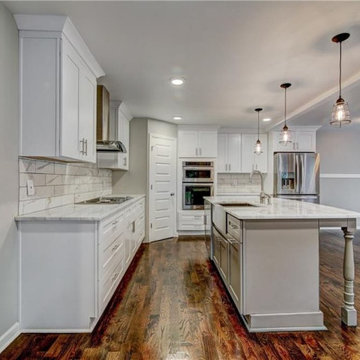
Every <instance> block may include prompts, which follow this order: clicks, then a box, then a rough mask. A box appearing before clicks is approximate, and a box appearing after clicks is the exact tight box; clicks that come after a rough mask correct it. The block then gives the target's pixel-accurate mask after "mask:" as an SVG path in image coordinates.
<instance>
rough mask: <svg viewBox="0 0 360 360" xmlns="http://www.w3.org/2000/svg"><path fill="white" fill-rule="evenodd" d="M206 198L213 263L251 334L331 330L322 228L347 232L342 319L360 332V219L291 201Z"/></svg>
mask: <svg viewBox="0 0 360 360" xmlns="http://www.w3.org/2000/svg"><path fill="white" fill-rule="evenodd" d="M205 200H206V204H205V207H206V209H207V211H208V212H211V225H212V226H211V236H209V237H208V238H209V240H210V241H209V242H208V244H209V246H208V248H209V254H210V258H211V259H212V261H213V263H214V264H215V266H216V268H217V270H218V272H219V274H220V276H221V278H222V280H223V282H224V284H225V286H226V288H227V290H228V292H229V294H230V296H231V298H232V300H233V302H234V304H235V306H236V308H237V310H238V312H239V314H240V315H241V317H242V318H243V320H244V322H245V324H246V327H247V328H248V330H249V331H250V332H263V331H299V330H325V329H326V327H325V325H324V320H323V313H322V312H321V310H320V306H319V304H320V299H319V228H320V227H335V228H341V229H342V231H343V233H344V239H345V252H344V269H343V272H344V301H343V306H342V308H341V317H342V321H343V323H344V324H346V325H348V326H356V324H357V313H356V310H355V308H354V255H353V237H354V232H355V230H356V219H357V218H359V217H360V214H359V213H356V212H353V211H348V210H343V209H338V208H334V207H329V206H324V205H318V204H310V203H304V202H300V201H294V200H285V199H271V204H260V201H259V200H260V199H259V198H258V197H231V198H230V197H225V196H223V197H207V198H205ZM209 215H210V214H209Z"/></svg>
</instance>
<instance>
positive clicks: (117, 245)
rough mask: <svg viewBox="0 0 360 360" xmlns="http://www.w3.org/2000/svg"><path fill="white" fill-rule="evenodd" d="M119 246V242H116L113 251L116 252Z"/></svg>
mask: <svg viewBox="0 0 360 360" xmlns="http://www.w3.org/2000/svg"><path fill="white" fill-rule="evenodd" d="M118 247H119V244H116V245H115V246H114V247H113V248H112V249H111V252H114V251H115V250H116V249H117V248H118Z"/></svg>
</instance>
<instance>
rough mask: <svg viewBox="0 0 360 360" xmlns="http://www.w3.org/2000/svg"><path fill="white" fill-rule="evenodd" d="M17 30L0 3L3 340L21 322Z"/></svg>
mask: <svg viewBox="0 0 360 360" xmlns="http://www.w3.org/2000/svg"><path fill="white" fill-rule="evenodd" d="M18 46H19V45H18V31H17V27H16V25H15V22H14V19H13V17H12V15H11V14H10V12H9V11H8V10H7V9H6V8H5V7H4V5H2V4H1V3H0V164H1V176H0V199H1V201H0V337H1V335H3V334H4V332H6V331H7V330H8V329H9V328H10V327H11V326H12V325H14V324H15V323H16V322H17V321H18V244H17V232H16V226H15V222H14V216H15V215H16V214H17V206H18V139H19V128H18V123H19V113H18V109H19V88H18V84H19V80H18V76H19V74H18V72H19V71H18V68H19V65H18V56H19V53H18Z"/></svg>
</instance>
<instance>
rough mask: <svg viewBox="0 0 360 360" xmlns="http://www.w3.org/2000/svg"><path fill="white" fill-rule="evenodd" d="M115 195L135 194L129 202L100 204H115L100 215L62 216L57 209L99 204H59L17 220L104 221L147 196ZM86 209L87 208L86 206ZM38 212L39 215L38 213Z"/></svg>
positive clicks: (21, 216) (18, 217)
mask: <svg viewBox="0 0 360 360" xmlns="http://www.w3.org/2000/svg"><path fill="white" fill-rule="evenodd" d="M114 196H133V197H134V198H133V199H131V200H129V201H128V202H125V203H122V204H120V205H117V206H116V205H100V206H113V208H109V210H108V211H106V212H105V211H104V215H99V216H91V215H90V216H85V215H84V216H81V215H74V216H62V215H56V211H62V210H64V209H66V208H72V209H73V208H74V207H75V206H79V208H80V207H82V208H84V207H85V206H87V207H89V206H98V205H76V204H73V205H65V206H59V207H56V208H52V209H49V210H42V211H38V212H34V213H29V214H24V215H17V216H15V217H14V219H15V221H16V222H17V223H21V222H31V221H38V222H40V221H83V222H99V221H102V220H104V219H106V218H108V217H110V216H112V215H114V214H116V213H117V212H119V211H122V210H124V209H126V208H127V207H129V206H131V205H132V204H134V203H136V202H137V201H139V200H140V199H142V198H145V197H146V195H145V194H115V195H114ZM84 210H86V209H85V208H84ZM46 211H52V212H54V213H55V214H54V215H51V214H46V213H44V212H46ZM36 214H37V215H36Z"/></svg>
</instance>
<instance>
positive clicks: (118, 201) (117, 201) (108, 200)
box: [76, 196, 132, 205]
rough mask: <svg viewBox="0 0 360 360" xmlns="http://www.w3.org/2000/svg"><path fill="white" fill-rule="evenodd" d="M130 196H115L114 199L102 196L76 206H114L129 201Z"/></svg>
mask: <svg viewBox="0 0 360 360" xmlns="http://www.w3.org/2000/svg"><path fill="white" fill-rule="evenodd" d="M131 199H132V197H131V196H116V197H110V196H106V197H105V196H104V197H97V198H94V199H90V200H85V201H81V202H78V203H76V205H104V204H105V205H106V204H109V205H114V204H115V205H116V204H122V203H123V202H125V201H128V200H131Z"/></svg>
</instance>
